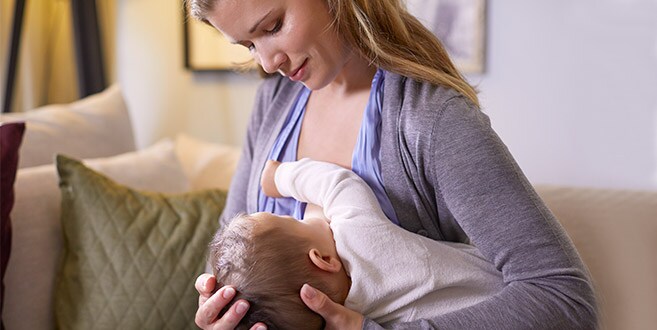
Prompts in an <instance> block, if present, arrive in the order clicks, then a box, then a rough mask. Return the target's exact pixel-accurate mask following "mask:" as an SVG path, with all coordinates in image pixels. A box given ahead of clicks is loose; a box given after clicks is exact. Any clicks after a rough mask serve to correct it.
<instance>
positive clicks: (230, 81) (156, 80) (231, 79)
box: [0, 0, 657, 190]
mask: <svg viewBox="0 0 657 330" xmlns="http://www.w3.org/2000/svg"><path fill="white" fill-rule="evenodd" d="M1 1H2V5H1V8H0V9H1V11H0V28H1V30H0V47H1V48H0V49H1V51H0V56H1V58H0V60H1V64H2V66H1V68H0V70H1V72H0V73H1V74H0V76H1V77H2V86H1V87H2V91H3V93H2V97H3V102H2V103H4V98H5V92H4V91H5V90H6V85H5V84H6V81H5V77H6V75H7V72H8V70H9V65H8V61H9V49H10V47H9V45H10V42H11V40H10V39H11V38H10V36H11V31H12V23H13V16H14V13H15V8H16V0H1ZM83 1H84V0H83ZM427 1H432V0H427ZM71 2H72V0H29V1H27V2H26V3H25V8H24V22H23V29H22V33H21V43H20V49H19V58H18V62H17V64H15V65H14V68H15V69H16V79H15V84H14V88H13V92H12V94H13V102H12V106H11V111H19V112H20V111H29V110H30V109H34V108H36V107H39V106H42V105H45V104H52V103H68V102H71V101H73V100H76V99H78V98H80V91H79V82H78V76H77V72H76V52H75V47H74V31H73V23H72V21H73V17H72V14H71ZM73 2H75V1H73ZM182 7H183V5H182V1H179V0H166V1H163V0H96V12H97V15H98V22H99V27H100V30H99V36H100V38H99V40H100V45H101V49H102V58H103V63H104V71H105V81H106V84H107V85H109V84H113V83H118V84H120V85H121V86H122V89H123V93H124V95H125V99H126V101H127V103H128V108H129V110H130V113H131V116H132V121H133V126H134V130H135V134H136V139H137V143H138V145H139V147H145V146H148V145H151V144H152V143H154V142H155V141H157V140H159V139H161V138H163V137H170V136H175V135H176V134H177V133H181V132H182V133H187V134H189V135H192V136H195V137H198V138H202V139H205V140H208V141H212V142H219V143H226V144H231V145H240V144H241V143H242V141H243V137H244V133H245V129H246V125H247V121H248V118H249V114H250V112H251V107H252V105H253V98H254V96H255V92H256V89H257V87H258V84H259V82H260V78H259V77H258V75H257V74H256V73H253V72H252V73H235V72H228V71H217V72H212V71H210V72H195V71H190V70H188V69H187V68H185V65H184V48H185V47H184V37H183V22H184V17H183V8H182ZM485 18H486V19H485V36H484V37H485V52H484V54H485V57H484V71H483V72H481V73H476V74H468V75H467V76H468V79H469V80H470V81H471V82H472V83H473V84H475V85H477V86H478V88H479V90H480V91H481V93H480V98H481V103H482V106H483V111H484V112H485V113H487V114H488V115H489V116H490V118H491V121H492V125H493V127H494V129H495V130H496V131H497V133H498V134H499V135H500V136H501V138H502V139H503V140H504V142H505V143H506V144H507V146H508V147H509V149H510V150H511V152H512V154H513V155H514V156H515V158H516V160H517V161H518V163H519V164H520V166H521V167H522V169H523V170H524V171H525V173H526V174H527V176H528V177H529V179H530V180H531V181H532V183H535V184H555V185H570V186H582V187H602V188H632V189H642V190H657V0H580V1H570V0H505V1H500V0H492V1H486V13H485Z"/></svg>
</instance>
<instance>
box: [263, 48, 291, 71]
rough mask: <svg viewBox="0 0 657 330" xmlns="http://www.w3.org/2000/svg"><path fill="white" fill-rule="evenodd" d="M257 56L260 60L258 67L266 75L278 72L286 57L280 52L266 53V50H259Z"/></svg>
mask: <svg viewBox="0 0 657 330" xmlns="http://www.w3.org/2000/svg"><path fill="white" fill-rule="evenodd" d="M258 55H259V58H260V65H261V66H262V69H263V70H265V72H267V73H274V72H276V71H278V70H279V69H280V68H281V67H282V66H283V64H284V63H285V62H286V61H287V56H286V55H285V54H284V53H283V52H281V51H271V52H268V51H267V50H262V49H260V50H259V51H258Z"/></svg>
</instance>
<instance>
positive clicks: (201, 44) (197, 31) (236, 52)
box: [183, 10, 256, 71]
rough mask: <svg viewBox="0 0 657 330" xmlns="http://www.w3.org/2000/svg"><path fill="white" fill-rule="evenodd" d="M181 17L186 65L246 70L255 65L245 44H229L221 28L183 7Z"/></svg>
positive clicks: (187, 66) (192, 68)
mask: <svg viewBox="0 0 657 330" xmlns="http://www.w3.org/2000/svg"><path fill="white" fill-rule="evenodd" d="M183 21H184V33H183V35H184V48H185V50H184V52H185V54H184V61H185V68H186V69H188V70H191V71H245V70H247V71H248V70H251V69H255V68H256V64H255V62H253V61H252V57H251V54H250V53H249V50H248V49H247V48H246V47H244V46H241V45H236V44H231V43H230V42H229V41H228V40H227V39H226V38H225V37H224V36H223V35H222V34H221V32H219V31H217V30H216V29H214V28H213V27H211V26H209V25H207V24H205V23H203V22H200V21H197V20H195V19H193V18H191V17H189V16H188V15H187V13H186V11H185V10H183ZM247 63H248V64H247Z"/></svg>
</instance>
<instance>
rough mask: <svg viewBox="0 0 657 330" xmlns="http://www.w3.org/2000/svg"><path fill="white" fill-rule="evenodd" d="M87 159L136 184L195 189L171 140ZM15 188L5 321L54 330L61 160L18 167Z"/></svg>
mask: <svg viewBox="0 0 657 330" xmlns="http://www.w3.org/2000/svg"><path fill="white" fill-rule="evenodd" d="M84 164H85V165H87V166H88V167H90V168H92V169H94V170H95V171H98V172H100V173H102V174H104V175H107V176H108V177H110V178H111V179H112V180H115V181H116V182H118V183H121V184H124V185H127V186H129V187H132V188H134V189H139V190H148V191H157V192H166V193H182V192H186V191H188V190H189V180H188V179H187V178H186V177H185V173H184V172H183V170H182V168H181V166H180V163H179V162H178V159H177V158H176V153H175V150H174V143H173V141H171V140H170V139H164V140H162V141H160V142H158V143H156V144H155V145H153V146H150V147H148V148H146V149H142V150H139V151H134V152H129V153H125V154H121V155H117V156H113V157H108V158H96V159H90V160H84ZM14 191H15V196H16V201H15V203H14V208H13V210H12V213H11V216H12V235H13V244H12V251H11V259H10V260H9V265H8V267H7V272H6V273H5V305H4V310H5V315H4V323H5V326H7V328H8V329H49V328H52V326H53V324H54V322H55V321H54V320H55V318H54V309H53V308H52V306H53V305H52V302H53V296H54V282H55V281H54V279H55V276H56V274H57V265H58V260H59V259H58V258H59V256H60V251H61V250H62V238H61V236H62V229H61V222H60V219H59V218H60V206H61V205H60V204H61V194H60V192H59V186H58V178H57V169H56V168H55V164H49V165H42V166H36V167H30V168H23V169H20V170H18V173H17V174H16V183H15V184H14Z"/></svg>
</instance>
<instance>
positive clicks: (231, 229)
mask: <svg viewBox="0 0 657 330" xmlns="http://www.w3.org/2000/svg"><path fill="white" fill-rule="evenodd" d="M209 258H210V264H211V265H212V268H213V271H214V273H215V276H216V277H217V282H218V283H219V285H231V286H234V287H235V289H236V290H237V292H238V294H237V297H236V298H237V299H240V298H242V299H246V300H247V301H249V303H250V305H251V307H250V308H249V311H248V312H247V314H246V315H245V316H244V318H243V319H242V322H241V323H240V325H239V327H238V328H244V329H248V328H249V327H250V326H251V325H253V324H254V323H256V322H264V323H265V324H267V326H268V328H269V329H313V328H315V329H319V328H322V326H323V320H322V318H321V317H320V316H319V315H318V314H316V313H314V312H313V311H311V310H310V309H308V308H307V307H306V305H305V304H304V303H303V301H302V300H301V297H300V296H299V292H300V290H301V287H302V286H303V284H304V283H308V284H310V285H311V286H313V287H315V288H317V289H319V290H321V291H322V292H324V293H326V294H327V295H328V296H329V298H331V299H332V300H333V301H336V302H339V303H341V304H342V303H344V300H345V298H346V296H347V292H348V290H349V278H348V277H347V274H346V272H345V271H344V269H343V267H342V263H341V262H340V259H339V257H338V255H337V252H336V250H335V242H334V241H333V235H332V233H331V229H330V228H329V226H328V223H327V222H326V221H325V220H323V219H308V220H304V221H298V220H295V219H294V218H291V217H280V216H276V215H273V214H271V213H264V212H261V213H254V214H250V215H244V214H242V215H238V216H236V217H235V218H234V219H233V220H232V221H231V223H230V225H228V226H227V227H226V228H225V229H223V230H221V231H219V232H217V234H215V236H214V238H213V240H212V242H211V243H210V256H209Z"/></svg>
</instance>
